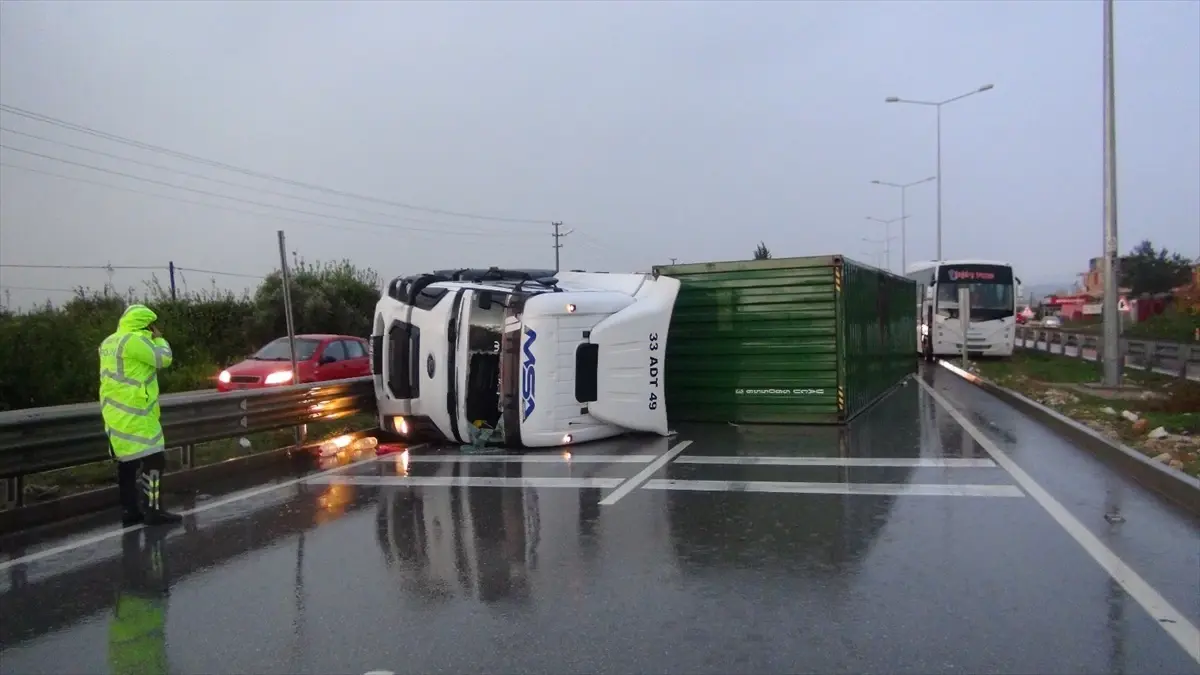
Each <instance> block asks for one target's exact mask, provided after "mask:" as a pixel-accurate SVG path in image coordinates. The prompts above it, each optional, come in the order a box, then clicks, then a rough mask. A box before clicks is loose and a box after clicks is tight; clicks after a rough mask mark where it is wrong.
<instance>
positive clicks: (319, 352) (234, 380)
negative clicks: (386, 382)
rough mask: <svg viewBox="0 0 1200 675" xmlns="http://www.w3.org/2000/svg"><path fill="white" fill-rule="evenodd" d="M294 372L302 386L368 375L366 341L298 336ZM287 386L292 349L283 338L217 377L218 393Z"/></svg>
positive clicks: (290, 382)
mask: <svg viewBox="0 0 1200 675" xmlns="http://www.w3.org/2000/svg"><path fill="white" fill-rule="evenodd" d="M296 369H297V371H298V373H299V375H300V382H301V383H304V382H324V381H326V380H342V379H345V378H348V377H361V376H365V375H370V374H371V362H370V360H369V359H368V358H367V341H366V340H364V339H362V338H359V337H354V336H352V335H324V334H308V335H297V336H296ZM286 384H293V382H292V356H291V349H290V348H289V346H288V339H287V338H285V337H283V338H279V339H278V340H274V341H272V342H269V343H267V346H265V347H263V348H262V349H260V350H258V351H257V352H256V353H255V354H254V355H253V356H251V357H250V358H248V359H246V360H245V361H242V362H241V363H237V364H234V365H232V366H230V367H228V368H226V369H225V370H222V371H221V374H220V375H218V376H217V391H232V390H235V389H261V388H263V387H273V386H279V385H286Z"/></svg>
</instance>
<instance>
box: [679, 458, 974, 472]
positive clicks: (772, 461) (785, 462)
mask: <svg viewBox="0 0 1200 675" xmlns="http://www.w3.org/2000/svg"><path fill="white" fill-rule="evenodd" d="M675 463H676V464H741V465H749V466H851V467H853V466H859V467H862V466H884V467H919V468H935V469H936V468H941V469H994V468H996V463H995V462H993V461H992V460H990V459H986V458H979V459H970V458H958V457H747V456H728V457H716V456H708V455H683V456H682V457H679V458H678V459H676V460H675Z"/></svg>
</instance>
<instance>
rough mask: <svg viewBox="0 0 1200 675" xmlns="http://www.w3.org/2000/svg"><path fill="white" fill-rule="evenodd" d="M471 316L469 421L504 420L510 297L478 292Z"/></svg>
mask: <svg viewBox="0 0 1200 675" xmlns="http://www.w3.org/2000/svg"><path fill="white" fill-rule="evenodd" d="M473 295H474V301H473V302H471V303H470V304H469V305H466V304H464V307H463V309H464V310H465V311H467V312H468V314H467V391H466V412H467V421H468V422H469V423H471V424H474V423H475V422H478V421H482V422H483V423H484V424H485V425H486V426H488V427H495V426H496V424H497V423H498V422H499V421H500V346H501V338H502V335H503V332H504V309H505V304H506V303H505V301H506V300H507V297H508V296H507V295H506V294H504V293H499V292H491V291H483V290H477V291H475V292H474V294H473Z"/></svg>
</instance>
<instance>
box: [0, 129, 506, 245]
mask: <svg viewBox="0 0 1200 675" xmlns="http://www.w3.org/2000/svg"><path fill="white" fill-rule="evenodd" d="M0 131H7V132H8V133H10V134H16V135H18V136H25V137H27V138H33V139H36V140H39V141H45V142H47V143H53V144H55V145H61V146H64V147H67V148H73V149H75V150H82V151H83V152H90V153H92V154H94V155H100V156H102V157H109V158H111V159H116V160H119V161H122V162H129V163H131V164H140V165H142V166H146V167H150V168H151V169H157V170H159V171H170V172H173V173H177V174H180V175H183V176H190V177H192V178H199V179H200V180H207V181H211V182H213V183H219V184H221V185H228V186H231V187H235V188H241V189H243V190H253V191H255V192H261V193H264V194H270V195H275V196H278V197H284V198H285V199H295V200H297V201H301V202H308V203H310V204H316V205H318V206H325V207H329V208H334V209H345V210H349V211H357V212H359V213H366V214H370V215H373V216H383V217H384V218H393V219H396V220H402V221H405V222H410V223H423V224H426V225H441V226H443V227H457V226H456V225H455V224H454V223H446V222H442V221H437V220H424V219H421V218H407V217H403V216H397V215H394V214H391V213H384V212H382V211H369V210H366V209H358V208H354V207H349V206H344V205H342V204H334V203H332V202H323V201H320V200H318V199H309V198H307V197H299V196H297V195H292V194H288V193H286V192H280V191H278V190H268V189H265V188H260V187H255V186H253V185H246V184H245V183H238V182H235V181H228V180H222V179H220V178H213V177H211V176H205V175H204V174H200V173H195V172H193V171H184V170H183V169H176V168H174V167H169V166H163V165H162V164H155V163H153V162H146V161H143V160H140V159H134V158H132V157H125V156H123V155H117V154H113V153H111V152H105V151H103V150H96V149H94V148H89V147H86V146H82V145H75V144H74V143H67V142H66V141H60V140H58V139H55V138H47V137H46V136H39V135H37V134H31V133H27V132H24V131H17V130H16V129H9V128H7V127H3V126H0ZM464 232H466V231H464ZM471 234H498V233H495V232H481V231H479V230H474V231H471Z"/></svg>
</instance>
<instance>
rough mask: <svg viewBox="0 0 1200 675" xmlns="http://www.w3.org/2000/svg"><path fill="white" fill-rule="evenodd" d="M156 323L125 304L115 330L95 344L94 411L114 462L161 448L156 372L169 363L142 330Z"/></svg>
mask: <svg viewBox="0 0 1200 675" xmlns="http://www.w3.org/2000/svg"><path fill="white" fill-rule="evenodd" d="M157 319H158V315H157V314H155V313H154V312H153V311H152V310H151V309H150V308H149V307H147V306H145V305H130V307H129V308H128V309H126V310H125V313H124V314H122V315H121V320H120V322H118V324H117V332H115V333H113V334H112V335H109V336H108V337H107V338H105V339H104V342H102V343H100V410H101V412H102V414H103V415H104V430H105V432H106V433H107V434H108V439H109V442H110V443H111V444H112V448H113V454H114V455H115V456H116V458H117V459H119V460H131V459H138V458H139V457H144V456H146V455H150V454H153V453H155V452H159V451H161V450H163V449H164V447H165V446H164V444H163V433H162V424H161V423H160V422H159V414H160V410H159V406H158V370H159V369H160V368H166V367H167V366H170V365H171V345H169V344H167V341H166V340H165V339H163V338H155V337H153V336H152V335H151V333H150V331H149V330H147V329H146V328H147V327H148V326H149V325H150V324H152V323H154V322H155V321H156V320H157Z"/></svg>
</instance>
